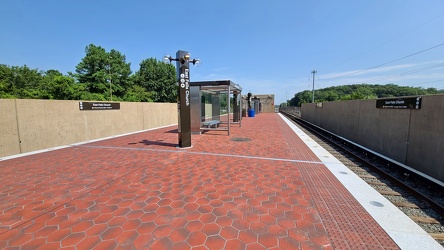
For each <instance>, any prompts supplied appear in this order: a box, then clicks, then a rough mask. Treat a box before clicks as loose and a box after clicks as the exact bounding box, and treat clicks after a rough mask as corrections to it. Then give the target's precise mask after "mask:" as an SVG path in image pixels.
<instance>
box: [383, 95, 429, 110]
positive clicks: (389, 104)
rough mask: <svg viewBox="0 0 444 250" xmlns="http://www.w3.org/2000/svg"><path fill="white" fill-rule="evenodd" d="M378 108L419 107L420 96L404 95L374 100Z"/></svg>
mask: <svg viewBox="0 0 444 250" xmlns="http://www.w3.org/2000/svg"><path fill="white" fill-rule="evenodd" d="M376 108H378V109H420V108H421V97H420V96H418V97H404V98H392V99H379V100H376Z"/></svg>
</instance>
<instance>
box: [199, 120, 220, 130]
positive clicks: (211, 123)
mask: <svg viewBox="0 0 444 250" xmlns="http://www.w3.org/2000/svg"><path fill="white" fill-rule="evenodd" d="M219 125H220V121H219V120H211V121H204V122H202V126H203V127H207V128H217V127H219Z"/></svg>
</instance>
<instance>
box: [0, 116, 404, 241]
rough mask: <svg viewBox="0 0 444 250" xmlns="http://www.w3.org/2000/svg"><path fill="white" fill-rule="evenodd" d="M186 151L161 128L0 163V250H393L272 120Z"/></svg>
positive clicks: (171, 130)
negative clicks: (178, 146)
mask: <svg viewBox="0 0 444 250" xmlns="http://www.w3.org/2000/svg"><path fill="white" fill-rule="evenodd" d="M232 138H249V139H250V140H249V141H241V142H235V141H232V140H230V139H232ZM192 142H193V147H192V148H189V149H177V148H176V145H177V127H167V128H162V129H156V130H151V131H147V132H143V133H137V134H133V135H128V136H123V137H118V138H113V139H109V140H103V141H98V142H94V143H88V144H83V145H79V146H74V147H69V148H65V149H60V150H54V151H50V152H46V153H40V154H35V155H30V156H26V157H20V158H16V159H11V160H5V161H0V171H1V175H0V249H3V248H5V249H357V248H363V249H397V246H396V245H395V244H394V243H393V241H391V239H390V238H389V237H388V236H387V234H386V233H385V232H384V231H383V230H382V229H381V228H380V227H379V226H378V225H377V224H376V222H374V221H373V219H372V218H371V217H370V216H369V215H368V214H367V213H366V212H365V210H363V208H362V207H361V206H360V205H359V204H358V203H357V202H356V201H355V199H354V198H353V197H351V195H350V194H349V193H348V192H347V191H346V190H345V189H344V187H343V186H342V185H341V184H340V183H339V182H338V181H337V180H336V179H335V178H334V176H333V175H332V174H331V173H330V172H329V171H328V170H327V169H326V168H325V166H324V165H322V164H320V163H319V159H318V158H317V157H316V156H315V155H314V154H313V153H312V152H311V151H310V150H309V149H308V147H306V146H305V144H304V143H303V142H302V141H301V139H300V138H299V137H297V136H296V135H295V134H294V133H293V131H291V129H290V128H289V127H288V126H287V125H286V124H285V123H284V121H283V120H282V119H281V118H280V117H279V116H278V115H277V114H260V115H258V116H256V117H254V118H244V119H243V121H242V127H239V126H238V125H232V127H231V135H230V136H228V135H227V133H226V132H216V131H209V132H207V133H204V134H202V135H193V137H192Z"/></svg>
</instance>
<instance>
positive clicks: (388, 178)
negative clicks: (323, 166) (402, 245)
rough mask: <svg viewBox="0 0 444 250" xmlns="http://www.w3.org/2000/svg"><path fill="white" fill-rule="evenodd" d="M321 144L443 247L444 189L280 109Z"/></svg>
mask: <svg viewBox="0 0 444 250" xmlns="http://www.w3.org/2000/svg"><path fill="white" fill-rule="evenodd" d="M281 113H282V114H284V115H285V116H287V117H288V118H290V119H291V120H292V121H293V122H295V123H296V124H297V125H299V126H298V127H299V128H300V129H301V130H303V131H304V132H305V133H306V134H307V135H309V136H310V137H311V138H312V139H314V140H315V141H316V142H317V143H318V144H319V145H320V146H322V147H323V148H325V149H326V150H327V151H328V152H329V153H331V154H332V155H333V156H335V157H336V158H337V159H338V160H340V161H341V162H342V163H343V164H344V165H345V166H347V167H348V168H349V169H350V170H352V171H353V172H354V173H356V174H357V175H358V176H359V177H360V178H362V179H363V180H364V181H366V182H367V183H368V184H369V185H370V186H372V187H373V188H374V189H375V190H377V191H378V192H379V193H380V194H381V195H383V196H384V197H385V198H386V199H388V200H389V201H391V202H392V203H393V204H394V205H395V206H396V207H398V208H399V209H400V210H401V211H402V212H404V213H405V214H406V215H407V216H409V217H410V218H411V219H412V220H413V221H414V222H416V223H417V224H418V225H419V226H420V227H421V228H423V229H424V230H425V231H426V232H427V233H429V234H430V236H432V237H433V238H434V239H435V240H436V241H437V242H438V243H439V244H441V245H442V246H443V247H444V192H443V188H442V187H439V186H436V184H435V183H432V182H431V181H428V180H425V179H423V178H420V177H418V176H416V175H415V174H414V173H411V172H409V171H406V170H405V169H402V168H401V167H398V166H395V165H394V164H393V163H392V162H387V161H386V159H380V158H379V157H378V156H376V155H374V154H372V153H370V152H366V151H365V150H363V149H362V148H356V147H355V146H354V145H350V144H349V143H346V142H344V141H342V140H341V139H338V138H336V136H334V135H332V134H329V133H328V132H326V131H319V129H318V128H316V127H315V126H311V125H310V124H309V123H307V122H305V121H303V120H302V119H300V118H299V117H298V114H295V113H288V112H281Z"/></svg>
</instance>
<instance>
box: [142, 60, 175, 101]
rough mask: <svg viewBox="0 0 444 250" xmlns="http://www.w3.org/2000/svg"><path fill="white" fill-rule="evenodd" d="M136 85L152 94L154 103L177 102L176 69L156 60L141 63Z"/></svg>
mask: <svg viewBox="0 0 444 250" xmlns="http://www.w3.org/2000/svg"><path fill="white" fill-rule="evenodd" d="M134 83H135V84H136V85H138V86H141V87H143V88H144V89H146V90H147V91H149V92H152V97H151V99H152V100H153V101H154V102H176V101H177V84H176V69H175V68H174V66H173V65H171V64H165V63H163V62H161V61H158V60H157V59H155V58H148V59H145V60H143V61H142V62H141V63H140V69H139V70H138V71H136V73H135V80H134Z"/></svg>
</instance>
